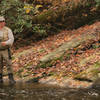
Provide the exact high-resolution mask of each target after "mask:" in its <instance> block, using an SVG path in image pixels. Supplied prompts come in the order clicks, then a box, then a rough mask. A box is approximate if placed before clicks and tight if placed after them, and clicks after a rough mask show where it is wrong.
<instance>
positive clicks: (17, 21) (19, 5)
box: [0, 0, 46, 35]
mask: <svg viewBox="0 0 100 100" xmlns="http://www.w3.org/2000/svg"><path fill="white" fill-rule="evenodd" d="M0 4H1V5H2V6H0V15H3V16H5V18H6V23H7V26H9V27H10V28H12V30H13V32H14V34H19V33H24V34H25V33H27V32H29V31H30V29H31V30H33V32H35V33H39V34H40V35H43V34H45V35H46V31H45V29H43V27H42V26H41V25H35V26H34V25H33V24H32V18H33V16H34V15H35V14H36V12H37V9H36V8H35V7H34V5H33V4H28V3H23V2H21V1H19V0H3V1H1V3H0Z"/></svg>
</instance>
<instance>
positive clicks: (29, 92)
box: [0, 82, 100, 100]
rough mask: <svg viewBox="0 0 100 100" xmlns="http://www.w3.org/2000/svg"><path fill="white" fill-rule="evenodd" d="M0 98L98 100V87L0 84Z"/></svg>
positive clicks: (8, 99) (17, 99) (99, 88)
mask: <svg viewBox="0 0 100 100" xmlns="http://www.w3.org/2000/svg"><path fill="white" fill-rule="evenodd" d="M0 100H100V87H95V88H90V89H75V88H61V87H57V86H49V85H43V84H39V83H35V84H33V83H24V82H17V83H16V84H15V85H10V84H8V83H4V84H0Z"/></svg>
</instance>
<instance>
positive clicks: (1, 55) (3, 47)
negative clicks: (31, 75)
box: [0, 16, 15, 84]
mask: <svg viewBox="0 0 100 100" xmlns="http://www.w3.org/2000/svg"><path fill="white" fill-rule="evenodd" d="M13 42H14V36H13V33H12V31H11V29H9V28H8V27H6V26H5V18H4V17H3V16H0V83H3V60H5V62H6V67H7V71H8V78H9V82H10V83H11V84H14V83H15V80H14V78H13V72H12V63H11V55H10V47H11V46H12V44H13Z"/></svg>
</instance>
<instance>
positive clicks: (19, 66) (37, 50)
mask: <svg viewBox="0 0 100 100" xmlns="http://www.w3.org/2000/svg"><path fill="white" fill-rule="evenodd" d="M97 25H99V26H100V22H95V23H94V24H92V25H85V26H83V27H80V28H79V29H76V30H64V31H62V32H60V33H59V34H56V35H53V36H49V37H47V38H45V39H43V40H40V41H37V42H34V43H31V45H29V46H25V47H22V48H20V49H18V50H13V69H14V72H15V76H16V77H17V78H18V79H19V78H23V79H24V78H25V77H28V78H36V77H42V76H50V75H54V76H55V77H56V79H57V80H59V79H61V78H62V77H71V78H73V77H74V76H75V75H77V74H78V73H80V72H81V71H83V70H85V69H87V68H88V67H89V66H90V65H92V64H94V63H95V62H98V61H100V54H99V51H100V48H99V47H100V44H99V42H96V43H94V44H92V47H91V48H88V46H87V47H86V48H85V49H83V50H79V51H78V52H77V53H76V52H75V50H73V49H72V50H71V52H72V53H71V54H70V55H67V56H64V57H63V59H60V60H57V61H55V62H54V63H53V65H52V66H48V67H46V68H37V67H36V66H37V65H38V64H39V60H40V58H42V57H43V56H44V55H46V54H48V53H50V52H52V51H53V50H55V49H56V48H58V47H59V46H61V45H62V44H63V43H65V42H67V41H70V40H72V39H73V38H75V37H77V36H79V35H81V34H83V33H87V32H88V31H89V30H96V31H100V29H96V28H95V26H97ZM24 41H25V42H27V41H28V39H27V40H24ZM83 48H84V47H83ZM66 54H67V53H66ZM76 83H77V84H80V82H79V83H78V82H76ZM82 84H83V83H82ZM86 84H87V83H86ZM86 84H85V85H86Z"/></svg>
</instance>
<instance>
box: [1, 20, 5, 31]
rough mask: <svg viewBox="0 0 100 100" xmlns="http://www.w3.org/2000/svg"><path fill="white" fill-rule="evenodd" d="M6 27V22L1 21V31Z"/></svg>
mask: <svg viewBox="0 0 100 100" xmlns="http://www.w3.org/2000/svg"><path fill="white" fill-rule="evenodd" d="M4 26H5V22H4V21H1V22H0V29H2V28H3V27H4Z"/></svg>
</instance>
